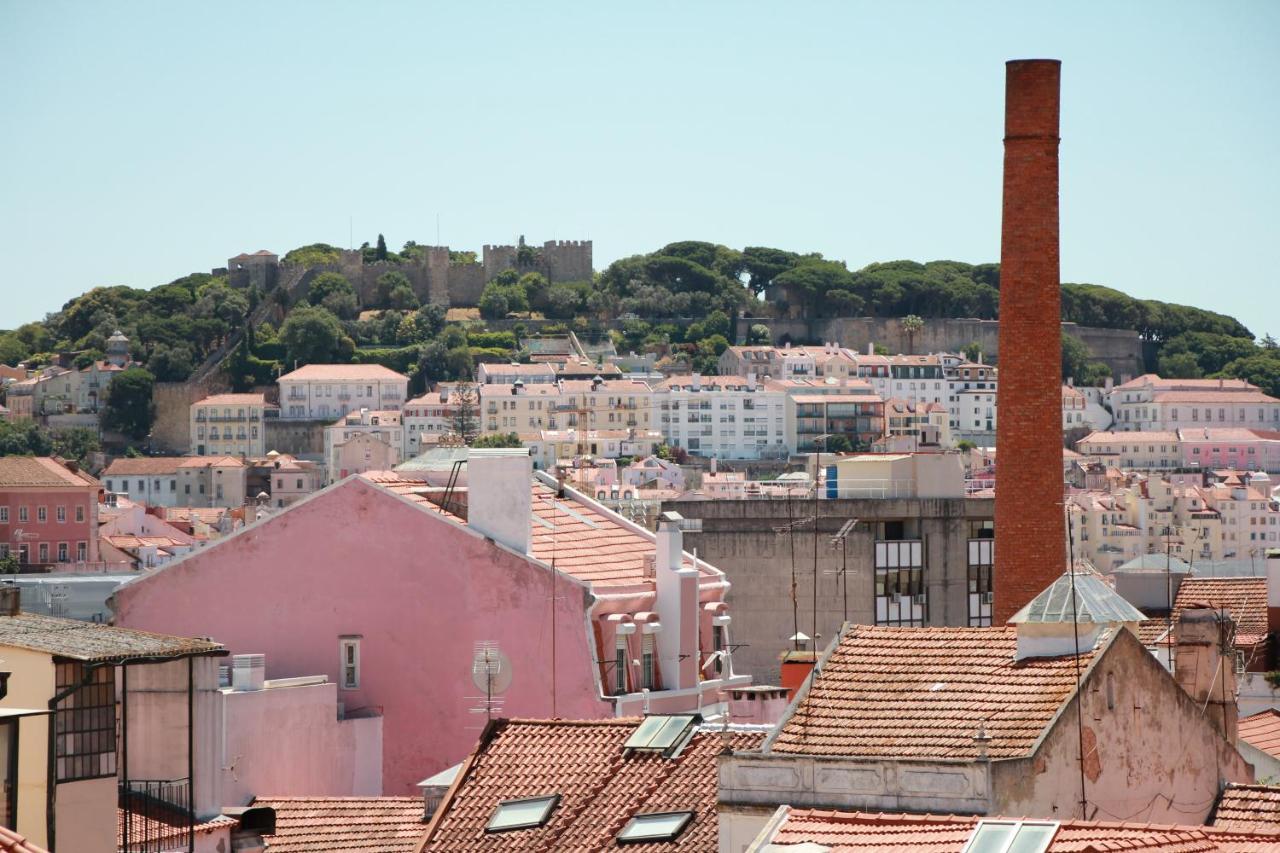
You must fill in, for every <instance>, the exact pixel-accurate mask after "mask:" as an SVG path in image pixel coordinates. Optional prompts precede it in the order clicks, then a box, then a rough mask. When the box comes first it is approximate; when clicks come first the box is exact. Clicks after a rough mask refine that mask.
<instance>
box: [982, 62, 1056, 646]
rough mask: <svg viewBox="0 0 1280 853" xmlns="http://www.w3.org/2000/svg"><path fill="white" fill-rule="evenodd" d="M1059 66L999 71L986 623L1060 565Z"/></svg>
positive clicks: (1004, 614)
mask: <svg viewBox="0 0 1280 853" xmlns="http://www.w3.org/2000/svg"><path fill="white" fill-rule="evenodd" d="M1061 70H1062V64H1061V63H1060V62H1059V61H1057V60H1051V59H1028V60H1014V61H1011V62H1009V63H1007V64H1006V71H1005V74H1006V76H1005V136H1004V214H1003V223H1002V227H1001V232H1000V364H1001V366H1002V367H1003V368H1004V369H1002V370H1001V371H1000V397H999V407H1000V417H999V421H998V423H997V428H996V454H997V455H996V564H995V578H994V580H995V590H994V592H995V596H994V602H993V611H994V612H993V615H992V624H995V625H1003V624H1004V623H1005V621H1006V620H1008V619H1009V617H1010V616H1012V615H1013V614H1014V613H1016V612H1017V611H1018V610H1019V609H1020V608H1021V607H1022V606H1023V605H1024V604H1026V603H1027V602H1028V601H1030V600H1031V599H1032V598H1034V597H1035V596H1036V595H1037V594H1038V593H1039V592H1040V590H1042V589H1044V588H1045V587H1047V586H1049V585H1050V584H1051V583H1053V582H1054V580H1055V579H1057V578H1058V577H1059V576H1060V575H1061V574H1062V572H1063V568H1064V567H1065V566H1066V563H1067V556H1066V524H1065V521H1064V519H1063V484H1062V397H1061V393H1062V392H1061V387H1062V349H1061V346H1060V344H1059V338H1060V336H1061V325H1060V323H1061V317H1062V306H1061V302H1062V296H1061V292H1060V284H1059V269H1058V142H1059V138H1058V107H1059V90H1060V77H1061Z"/></svg>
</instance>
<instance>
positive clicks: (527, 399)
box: [478, 378, 655, 434]
mask: <svg viewBox="0 0 1280 853" xmlns="http://www.w3.org/2000/svg"><path fill="white" fill-rule="evenodd" d="M478 391H479V395H478V396H479V403H480V414H479V421H480V432H481V433H485V434H488V433H509V432H514V433H517V434H518V433H528V432H535V431H538V430H544V429H549V430H561V429H572V428H582V427H586V428H587V429H596V430H610V429H633V428H636V429H641V430H650V429H653V428H655V423H654V417H653V396H654V392H653V389H652V388H650V387H649V385H648V384H646V383H644V382H640V381H634V380H628V379H615V380H608V379H598V378H597V379H561V380H558V381H556V382H555V383H539V384H531V385H525V384H524V383H523V382H515V383H512V384H510V385H506V384H490V385H480V386H478Z"/></svg>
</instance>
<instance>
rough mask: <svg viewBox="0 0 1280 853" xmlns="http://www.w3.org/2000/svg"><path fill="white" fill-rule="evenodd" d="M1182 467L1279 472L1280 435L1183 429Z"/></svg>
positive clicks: (1245, 431) (1235, 430)
mask: <svg viewBox="0 0 1280 853" xmlns="http://www.w3.org/2000/svg"><path fill="white" fill-rule="evenodd" d="M1178 437H1179V439H1180V444H1181V448H1182V460H1183V464H1184V465H1186V466H1187V467H1189V468H1201V469H1215V468H1233V469H1238V470H1241V471H1269V472H1272V473H1274V472H1280V432H1267V431H1264V430H1250V429H1204V428H1199V429H1180V430H1178Z"/></svg>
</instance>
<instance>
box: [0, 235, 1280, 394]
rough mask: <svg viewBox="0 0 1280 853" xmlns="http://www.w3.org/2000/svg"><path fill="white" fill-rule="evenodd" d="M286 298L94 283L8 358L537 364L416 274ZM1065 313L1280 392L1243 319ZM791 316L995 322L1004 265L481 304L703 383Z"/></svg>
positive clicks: (488, 290) (397, 257)
mask: <svg viewBox="0 0 1280 853" xmlns="http://www.w3.org/2000/svg"><path fill="white" fill-rule="evenodd" d="M421 250H422V249H421V247H420V246H419V245H418V244H417V243H414V242H412V241H410V242H408V243H406V244H405V245H404V247H403V248H402V249H401V251H400V252H392V251H389V250H388V249H387V247H386V243H385V241H384V240H382V238H381V236H379V240H378V243H377V245H376V246H369V245H368V244H366V245H365V246H363V247H362V251H363V252H364V253H365V255H366V257H367V259H368V260H370V261H373V260H387V261H391V262H392V263H395V262H406V261H410V260H412V259H413V258H414V257H415V256H416V255H418V254H419V253H420V252H421ZM337 252H338V250H337V249H336V248H335V247H333V246H329V245H326V244H323V243H316V244H311V245H308V246H303V247H300V248H297V249H294V250H292V251H290V252H288V253H287V254H286V255H285V262H286V263H294V264H301V265H320V264H329V263H332V262H333V260H334V259H336V257H337ZM456 254H457V258H456V260H457V262H460V263H467V262H474V261H475V258H474V255H472V254H471V253H464V252H459V253H456ZM281 297H282V294H280V293H273V294H262V293H257V292H252V291H250V292H246V291H243V290H237V289H234V288H232V287H230V286H229V285H228V284H227V282H226V280H225V279H223V278H220V277H218V276H213V275H210V274H206V273H195V274H192V275H189V276H185V277H183V278H180V279H178V280H176V281H172V282H169V283H168V284H163V285H160V286H158V287H154V288H151V289H149V290H148V289H140V288H133V287H125V286H115V287H98V288H94V289H92V290H90V291H89V292H87V293H85V294H83V295H82V296H79V297H77V298H75V299H72V300H71V301H69V302H67V303H66V304H65V305H63V306H62V308H61V309H60V310H59V311H56V312H54V313H52V314H49V315H48V316H47V317H46V318H45V320H43V321H41V322H36V323H28V324H26V325H24V326H21V327H19V328H17V329H14V330H11V331H7V332H0V362H3V363H6V364H15V363H17V362H18V361H20V360H24V359H25V360H27V361H28V362H29V363H33V364H40V363H44V362H47V361H48V359H49V358H50V357H51V354H52V353H55V352H65V351H76V352H78V353H79V355H78V356H77V360H78V361H79V362H80V363H88V361H89V360H91V359H93V358H97V357H100V356H101V353H102V351H103V350H104V348H105V342H106V338H107V337H108V336H109V335H110V334H111V333H112V332H113V331H114V330H115V329H117V328H119V329H121V330H122V331H123V332H124V333H125V334H126V335H128V336H129V338H130V339H131V341H132V342H133V350H134V357H135V358H137V359H138V360H139V361H141V362H143V364H144V365H145V367H146V369H147V370H148V371H149V372H150V373H151V374H153V375H154V377H155V379H156V380H157V381H162V382H163V381H182V380H184V379H186V378H187V377H188V376H190V374H191V373H192V371H193V370H194V369H195V368H196V367H197V366H198V365H199V364H200V363H201V362H202V361H203V360H204V359H205V358H207V357H208V356H209V355H210V354H211V353H213V352H215V351H217V350H218V348H219V347H220V346H222V345H223V344H224V343H225V342H227V341H228V340H231V339H233V336H234V335H236V334H238V333H240V332H241V331H243V335H242V336H241V339H240V342H239V344H238V345H237V346H236V347H235V349H234V350H233V352H232V354H231V356H230V358H229V359H228V361H227V371H228V373H229V376H230V379H231V380H232V383H233V385H235V386H236V387H238V388H243V387H249V386H251V385H254V384H262V383H265V382H270V381H271V380H272V379H273V377H274V376H275V375H276V374H277V373H278V372H279V371H280V370H282V369H284V368H285V366H288V367H292V366H293V365H294V364H295V363H298V364H302V363H307V362H318V361H356V362H377V363H380V364H386V365H387V366H389V367H392V368H393V369H396V370H400V371H404V372H407V373H409V374H410V375H411V376H412V377H413V379H414V388H415V390H420V389H422V388H424V387H426V386H427V385H428V384H429V383H431V382H435V381H439V380H444V379H460V378H465V377H467V376H469V375H470V374H471V371H472V370H473V368H474V364H475V361H476V359H477V358H504V359H506V358H515V359H519V358H522V357H526V356H527V354H525V353H522V352H520V350H519V347H518V340H519V338H520V337H521V332H522V331H523V330H522V329H521V328H519V327H517V328H515V329H514V330H511V331H489V330H487V329H486V328H485V326H484V324H483V322H481V323H474V322H473V323H469V324H466V325H459V324H453V323H446V322H445V315H444V311H443V310H442V309H441V308H439V307H438V306H420V305H419V304H418V300H417V297H416V296H415V295H414V293H413V291H412V288H411V287H410V286H409V281H408V279H407V278H406V277H405V276H403V275H402V274H401V273H399V272H396V271H392V272H388V273H386V274H385V275H383V276H382V277H381V278H380V279H379V280H378V283H377V288H376V293H375V295H374V298H373V301H372V304H360V303H359V301H358V299H357V296H356V291H355V288H353V287H352V285H351V283H350V282H348V281H347V280H346V279H345V278H343V277H342V276H341V275H339V274H337V273H332V272H330V273H325V274H323V275H321V276H319V277H317V278H316V280H315V281H314V282H313V284H312V286H311V289H310V292H309V295H308V298H307V299H306V300H305V301H299V302H298V303H296V304H289V303H288V300H287V298H281ZM264 299H267V300H271V301H272V305H271V306H270V309H271V310H270V311H269V312H267V313H268V318H269V319H268V320H267V322H264V323H262V324H260V325H258V326H256V327H254V328H246V325H247V324H246V318H247V317H248V316H250V314H251V313H252V312H253V311H254V309H255V307H256V306H257V305H258V303H259V301H260V300H264ZM1062 306H1063V307H1062V316H1063V319H1064V320H1070V321H1073V322H1076V323H1080V324H1082V325H1087V326H1100V327H1104V328H1114V329H1131V330H1134V331H1136V332H1137V333H1138V334H1139V335H1140V336H1141V337H1142V339H1143V340H1144V341H1148V342H1150V343H1151V345H1152V347H1153V349H1154V351H1155V353H1156V357H1155V362H1154V363H1153V364H1151V365H1149V366H1150V367H1154V368H1156V369H1158V370H1159V372H1160V373H1161V374H1163V375H1167V376H1175V377H1198V376H1228V377H1239V378H1243V379H1248V380H1249V381H1251V382H1254V383H1256V384H1258V385H1260V386H1262V387H1263V388H1265V389H1266V390H1267V391H1268V392H1269V393H1272V394H1280V351H1278V350H1277V348H1276V345H1275V342H1274V341H1273V340H1271V339H1270V338H1265V339H1263V340H1261V341H1255V340H1254V339H1253V336H1252V334H1251V333H1250V332H1249V330H1248V329H1247V328H1246V327H1245V326H1244V325H1243V324H1242V323H1240V322H1239V321H1238V320H1236V319H1235V318H1232V317H1229V316H1226V315H1223V314H1219V313H1216V312H1213V311H1207V310H1204V309H1201V308H1195V307H1191V306H1186V305H1175V304H1171V303H1166V302H1160V301H1156V300H1149V299H1135V298H1133V297H1131V296H1128V295H1127V294H1124V293H1121V292H1120V291H1117V290H1114V289H1112V288H1108V287H1104V286H1101V285H1096V284H1064V285H1063V286H1062ZM793 307H794V308H797V309H798V310H800V311H801V312H803V313H804V314H805V315H807V316H812V317H828V316H865V315H869V316H899V317H901V316H908V315H914V316H916V317H919V318H922V319H923V320H924V322H928V321H929V320H930V319H933V318H944V317H976V318H984V319H997V318H998V317H999V309H1000V270H999V266H998V265H997V264H966V263H961V262H958V261H931V262H928V263H917V262H914V261H890V262H887V263H876V264H870V265H868V266H866V267H863V268H862V269H858V270H850V269H848V268H847V267H846V266H845V264H844V263H843V262H841V261H834V260H830V259H826V258H823V257H822V256H821V255H820V254H817V253H808V254H802V253H797V252H790V251H786V250H782V249H775V248H769V247H763V246H748V247H746V248H743V249H733V248H729V247H727V246H722V245H717V244H712V243H705V242H698V241H683V242H678V243H671V244H669V245H667V246H664V247H662V248H661V249H658V250H657V251H655V252H652V253H649V254H644V255H635V256H632V257H628V258H622V259H620V260H617V261H615V262H613V263H612V264H610V265H609V266H608V267H607V268H605V269H604V270H603V271H601V272H599V273H597V274H596V275H595V277H594V280H593V281H590V282H572V283H558V284H551V283H549V282H548V281H547V280H546V279H545V278H544V277H543V276H542V275H541V274H540V273H538V272H535V271H529V270H528V269H522V268H517V269H515V270H512V271H509V272H507V273H504V274H502V275H500V276H499V277H498V278H497V279H495V280H494V281H492V282H490V283H489V284H488V285H487V286H486V287H485V290H484V294H483V296H482V298H481V304H480V308H481V314H482V316H483V317H484V318H487V319H490V320H492V319H497V318H504V317H510V316H512V315H517V316H540V317H544V318H553V319H557V320H561V321H563V324H564V325H563V326H562V327H561V328H562V329H567V328H574V329H576V330H578V331H580V332H584V333H588V332H591V331H592V330H594V331H595V332H596V333H601V334H603V333H606V332H604V331H603V330H604V329H605V324H609V326H611V327H612V331H610V332H607V333H609V334H612V335H613V336H614V337H615V340H616V341H617V343H618V345H619V346H620V347H625V348H627V349H634V350H636V351H641V350H645V349H648V350H650V351H657V352H660V353H661V354H662V355H664V356H666V357H670V358H673V359H676V360H680V361H684V362H687V363H688V364H689V366H690V367H691V368H693V369H697V370H701V371H703V372H707V373H711V372H714V371H715V361H716V357H717V356H718V355H719V354H720V353H721V352H723V350H724V348H725V347H727V346H729V345H730V344H731V343H733V342H734V341H733V335H734V324H733V322H732V318H733V317H737V316H742V315H746V316H765V317H767V316H768V315H769V314H770V313H771V312H772V311H775V310H783V311H785V310H790V309H792V308H793ZM259 313H261V312H259ZM689 318H696V321H695V322H692V323H690V322H689ZM677 320H679V322H675V321H677ZM551 331H553V332H554V331H555V328H554V327H553V328H552V330H551ZM767 336H768V329H767V326H754V327H752V330H751V334H750V336H749V337H751V338H752V339H754V340H758V341H762V342H763V341H765V340H767ZM1064 356H1065V357H1066V361H1067V364H1066V369H1067V372H1068V374H1069V375H1075V376H1076V377H1077V378H1079V379H1082V380H1086V381H1088V380H1094V381H1097V380H1100V379H1101V377H1102V375H1103V372H1102V371H1099V369H1098V368H1099V367H1100V365H1098V364H1097V363H1096V362H1089V361H1088V355H1087V353H1081V352H1079V351H1076V350H1070V349H1069V346H1068V349H1064ZM1103 370H1105V368H1104V369H1103Z"/></svg>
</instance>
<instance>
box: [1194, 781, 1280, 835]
mask: <svg viewBox="0 0 1280 853" xmlns="http://www.w3.org/2000/svg"><path fill="white" fill-rule="evenodd" d="M1211 822H1212V824H1213V827H1214V828H1215V829H1223V830H1228V831H1233V832H1275V833H1280V787H1276V786H1274V785H1227V788H1226V790H1225V791H1223V792H1222V797H1221V798H1220V799H1219V800H1218V808H1217V809H1216V810H1214V813H1213V820H1212V821H1211Z"/></svg>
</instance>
